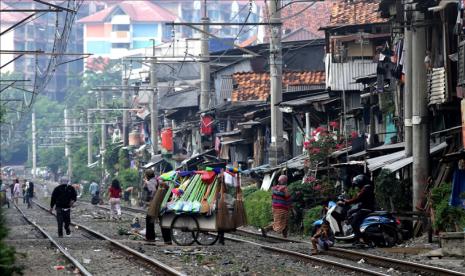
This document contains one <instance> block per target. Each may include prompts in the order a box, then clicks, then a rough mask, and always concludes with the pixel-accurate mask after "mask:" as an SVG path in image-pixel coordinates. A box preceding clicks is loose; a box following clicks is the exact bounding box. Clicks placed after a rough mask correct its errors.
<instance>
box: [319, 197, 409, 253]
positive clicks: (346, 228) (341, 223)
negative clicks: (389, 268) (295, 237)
mask: <svg viewBox="0 0 465 276" xmlns="http://www.w3.org/2000/svg"><path fill="white" fill-rule="evenodd" d="M339 199H341V197H339ZM357 208H358V206H357V205H354V206H353V207H352V208H350V207H349V206H346V205H341V204H337V203H336V202H334V201H330V202H329V203H328V210H327V212H326V214H325V215H324V216H323V217H322V218H321V219H319V220H317V221H315V222H314V223H313V229H314V230H313V232H314V233H315V232H316V231H317V229H318V228H319V227H320V226H321V225H322V224H323V221H324V220H326V221H328V222H329V225H330V228H331V230H332V231H333V233H334V236H335V238H336V240H339V241H345V242H354V241H355V236H354V233H353V229H352V226H351V225H350V223H349V222H348V221H349V220H350V215H351V214H352V213H353V212H354V210H356V209H357ZM348 214H349V217H348V218H347V216H348ZM399 226H400V221H399V220H398V219H396V218H395V217H394V216H393V215H392V214H391V213H389V212H387V211H374V212H371V213H369V214H368V215H367V216H366V218H365V219H364V220H363V222H362V223H361V225H360V232H361V234H362V238H363V240H364V241H365V242H366V243H367V244H368V245H370V246H379V247H392V246H394V245H396V244H397V243H399V242H400V241H401V240H402V236H401V231H400V227H399Z"/></svg>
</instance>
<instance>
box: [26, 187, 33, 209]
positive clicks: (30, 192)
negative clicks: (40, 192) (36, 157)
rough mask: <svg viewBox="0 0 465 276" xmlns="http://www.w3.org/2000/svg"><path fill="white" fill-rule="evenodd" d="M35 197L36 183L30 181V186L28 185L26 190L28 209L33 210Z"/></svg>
mask: <svg viewBox="0 0 465 276" xmlns="http://www.w3.org/2000/svg"><path fill="white" fill-rule="evenodd" d="M33 197H34V183H32V181H29V184H28V185H27V189H26V202H27V208H32V204H31V201H32V198H33Z"/></svg>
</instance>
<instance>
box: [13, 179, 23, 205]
mask: <svg viewBox="0 0 465 276" xmlns="http://www.w3.org/2000/svg"><path fill="white" fill-rule="evenodd" d="M21 193H22V189H21V184H19V179H17V178H16V179H15V185H14V186H13V200H14V202H15V204H16V205H18V198H20V197H21Z"/></svg>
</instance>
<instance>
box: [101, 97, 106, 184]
mask: <svg viewBox="0 0 465 276" xmlns="http://www.w3.org/2000/svg"><path fill="white" fill-rule="evenodd" d="M100 108H102V109H104V108H105V94H104V92H103V91H101V92H100ZM101 116H102V119H101V123H102V125H101V129H100V130H101V136H102V141H101V143H100V160H101V170H100V171H101V175H100V179H101V181H100V185H101V187H104V186H105V183H103V182H104V179H105V148H106V147H107V145H106V140H107V127H106V125H105V113H104V112H103V111H102V112H101Z"/></svg>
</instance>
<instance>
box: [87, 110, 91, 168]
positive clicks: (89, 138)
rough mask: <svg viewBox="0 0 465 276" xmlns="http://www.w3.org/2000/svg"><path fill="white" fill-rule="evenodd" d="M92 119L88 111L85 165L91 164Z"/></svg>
mask: <svg viewBox="0 0 465 276" xmlns="http://www.w3.org/2000/svg"><path fill="white" fill-rule="evenodd" d="M91 123H92V119H91V114H90V110H87V165H90V164H92V126H91Z"/></svg>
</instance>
